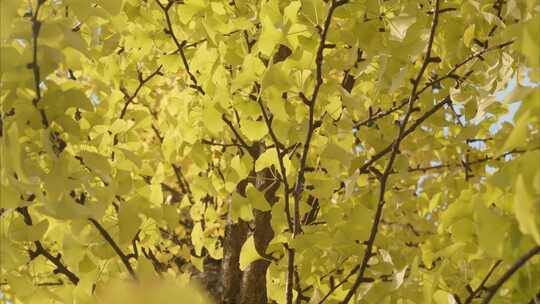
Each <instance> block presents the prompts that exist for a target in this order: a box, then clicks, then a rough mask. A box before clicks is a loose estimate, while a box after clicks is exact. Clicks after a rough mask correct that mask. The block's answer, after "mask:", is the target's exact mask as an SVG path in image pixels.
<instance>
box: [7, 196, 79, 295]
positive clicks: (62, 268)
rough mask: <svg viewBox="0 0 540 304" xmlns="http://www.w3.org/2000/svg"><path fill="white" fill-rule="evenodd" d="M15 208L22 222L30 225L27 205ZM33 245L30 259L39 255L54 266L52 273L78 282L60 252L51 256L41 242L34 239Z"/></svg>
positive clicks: (75, 283) (72, 281)
mask: <svg viewBox="0 0 540 304" xmlns="http://www.w3.org/2000/svg"><path fill="white" fill-rule="evenodd" d="M16 210H17V212H19V213H20V214H21V215H22V216H23V219H24V223H25V224H26V225H28V226H32V217H31V216H30V213H29V212H28V207H18V208H17V209H16ZM34 245H35V246H36V250H34V251H32V250H29V253H30V260H33V259H35V258H37V257H38V256H40V255H41V256H43V257H44V258H46V259H47V260H49V261H50V262H51V263H53V264H54V266H56V269H55V270H54V271H53V273H54V274H59V273H61V274H63V275H65V276H66V277H67V278H68V279H69V280H70V281H71V283H73V284H74V285H77V284H78V283H79V277H78V276H77V275H76V274H74V273H73V272H71V271H70V270H69V269H68V267H67V266H66V265H64V264H63V263H62V255H61V254H60V253H58V254H57V255H56V256H53V255H52V254H51V253H50V251H49V250H47V249H45V247H43V244H42V243H41V242H40V241H34Z"/></svg>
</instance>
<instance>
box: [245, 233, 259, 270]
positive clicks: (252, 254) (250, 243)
mask: <svg viewBox="0 0 540 304" xmlns="http://www.w3.org/2000/svg"><path fill="white" fill-rule="evenodd" d="M262 258H263V257H261V256H260V255H259V253H258V252H257V249H256V248H255V240H254V239H253V236H250V237H249V238H248V239H247V240H246V242H245V243H244V245H242V249H241V251H240V259H239V264H240V270H242V271H244V270H245V269H246V268H247V267H248V266H249V264H251V263H252V262H255V261H256V260H260V259H262Z"/></svg>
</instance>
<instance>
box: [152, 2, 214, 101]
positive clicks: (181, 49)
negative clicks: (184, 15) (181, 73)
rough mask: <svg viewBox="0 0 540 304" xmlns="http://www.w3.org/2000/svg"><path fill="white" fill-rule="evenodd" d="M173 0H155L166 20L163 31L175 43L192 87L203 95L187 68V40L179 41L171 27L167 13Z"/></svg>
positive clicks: (201, 89)
mask: <svg viewBox="0 0 540 304" xmlns="http://www.w3.org/2000/svg"><path fill="white" fill-rule="evenodd" d="M175 2H176V1H174V0H169V2H168V3H167V5H163V4H161V2H159V0H156V3H157V4H158V5H159V7H160V8H161V10H162V11H163V14H164V16H165V21H166V22H167V29H166V30H165V33H167V34H168V35H169V36H171V38H172V40H173V41H174V44H175V45H176V49H177V50H178V52H179V53H180V57H181V58H182V64H183V65H184V68H185V69H186V72H187V73H188V75H189V79H190V80H191V82H193V87H194V88H195V89H196V90H197V91H198V92H199V93H201V94H202V95H204V94H205V92H204V90H203V88H202V87H201V86H200V85H199V83H198V82H197V78H196V77H195V75H193V73H192V72H191V70H190V69H189V63H188V61H187V58H186V54H185V52H184V49H185V48H186V46H187V41H186V40H183V41H182V42H180V40H178V37H177V36H176V34H175V33H174V29H173V27H172V22H171V16H170V15H169V9H170V8H171V7H172V5H173V4H174V3H175Z"/></svg>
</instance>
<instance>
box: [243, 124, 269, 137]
mask: <svg viewBox="0 0 540 304" xmlns="http://www.w3.org/2000/svg"><path fill="white" fill-rule="evenodd" d="M240 130H242V133H243V134H244V135H245V136H246V137H247V138H248V139H249V140H250V141H257V140H260V139H262V138H263V137H264V136H265V135H266V133H267V129H266V124H265V123H264V122H263V121H254V120H244V121H242V125H241V127H240Z"/></svg>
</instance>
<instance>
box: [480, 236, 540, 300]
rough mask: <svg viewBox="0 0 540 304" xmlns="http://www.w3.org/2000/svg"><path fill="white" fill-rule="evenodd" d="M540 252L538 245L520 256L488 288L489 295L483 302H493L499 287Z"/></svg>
mask: <svg viewBox="0 0 540 304" xmlns="http://www.w3.org/2000/svg"><path fill="white" fill-rule="evenodd" d="M537 254H540V246H536V247H534V248H532V249H531V250H529V251H528V252H527V253H525V254H524V255H523V256H522V257H520V258H519V259H518V260H517V261H516V262H515V263H514V265H512V266H511V267H510V269H508V270H507V271H506V272H505V273H504V274H503V275H502V276H501V277H500V278H499V279H498V280H497V282H495V284H494V285H492V286H491V287H489V288H488V291H487V295H486V297H485V298H484V300H483V301H482V304H488V303H489V302H491V299H492V298H493V297H494V296H495V294H496V293H497V291H498V290H499V288H501V286H502V285H503V284H504V283H505V282H506V281H508V279H510V277H511V276H512V275H513V274H514V273H515V272H516V271H518V270H519V269H520V268H521V267H522V266H523V265H525V263H527V261H528V260H530V259H531V258H532V257H533V256H535V255H537Z"/></svg>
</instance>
